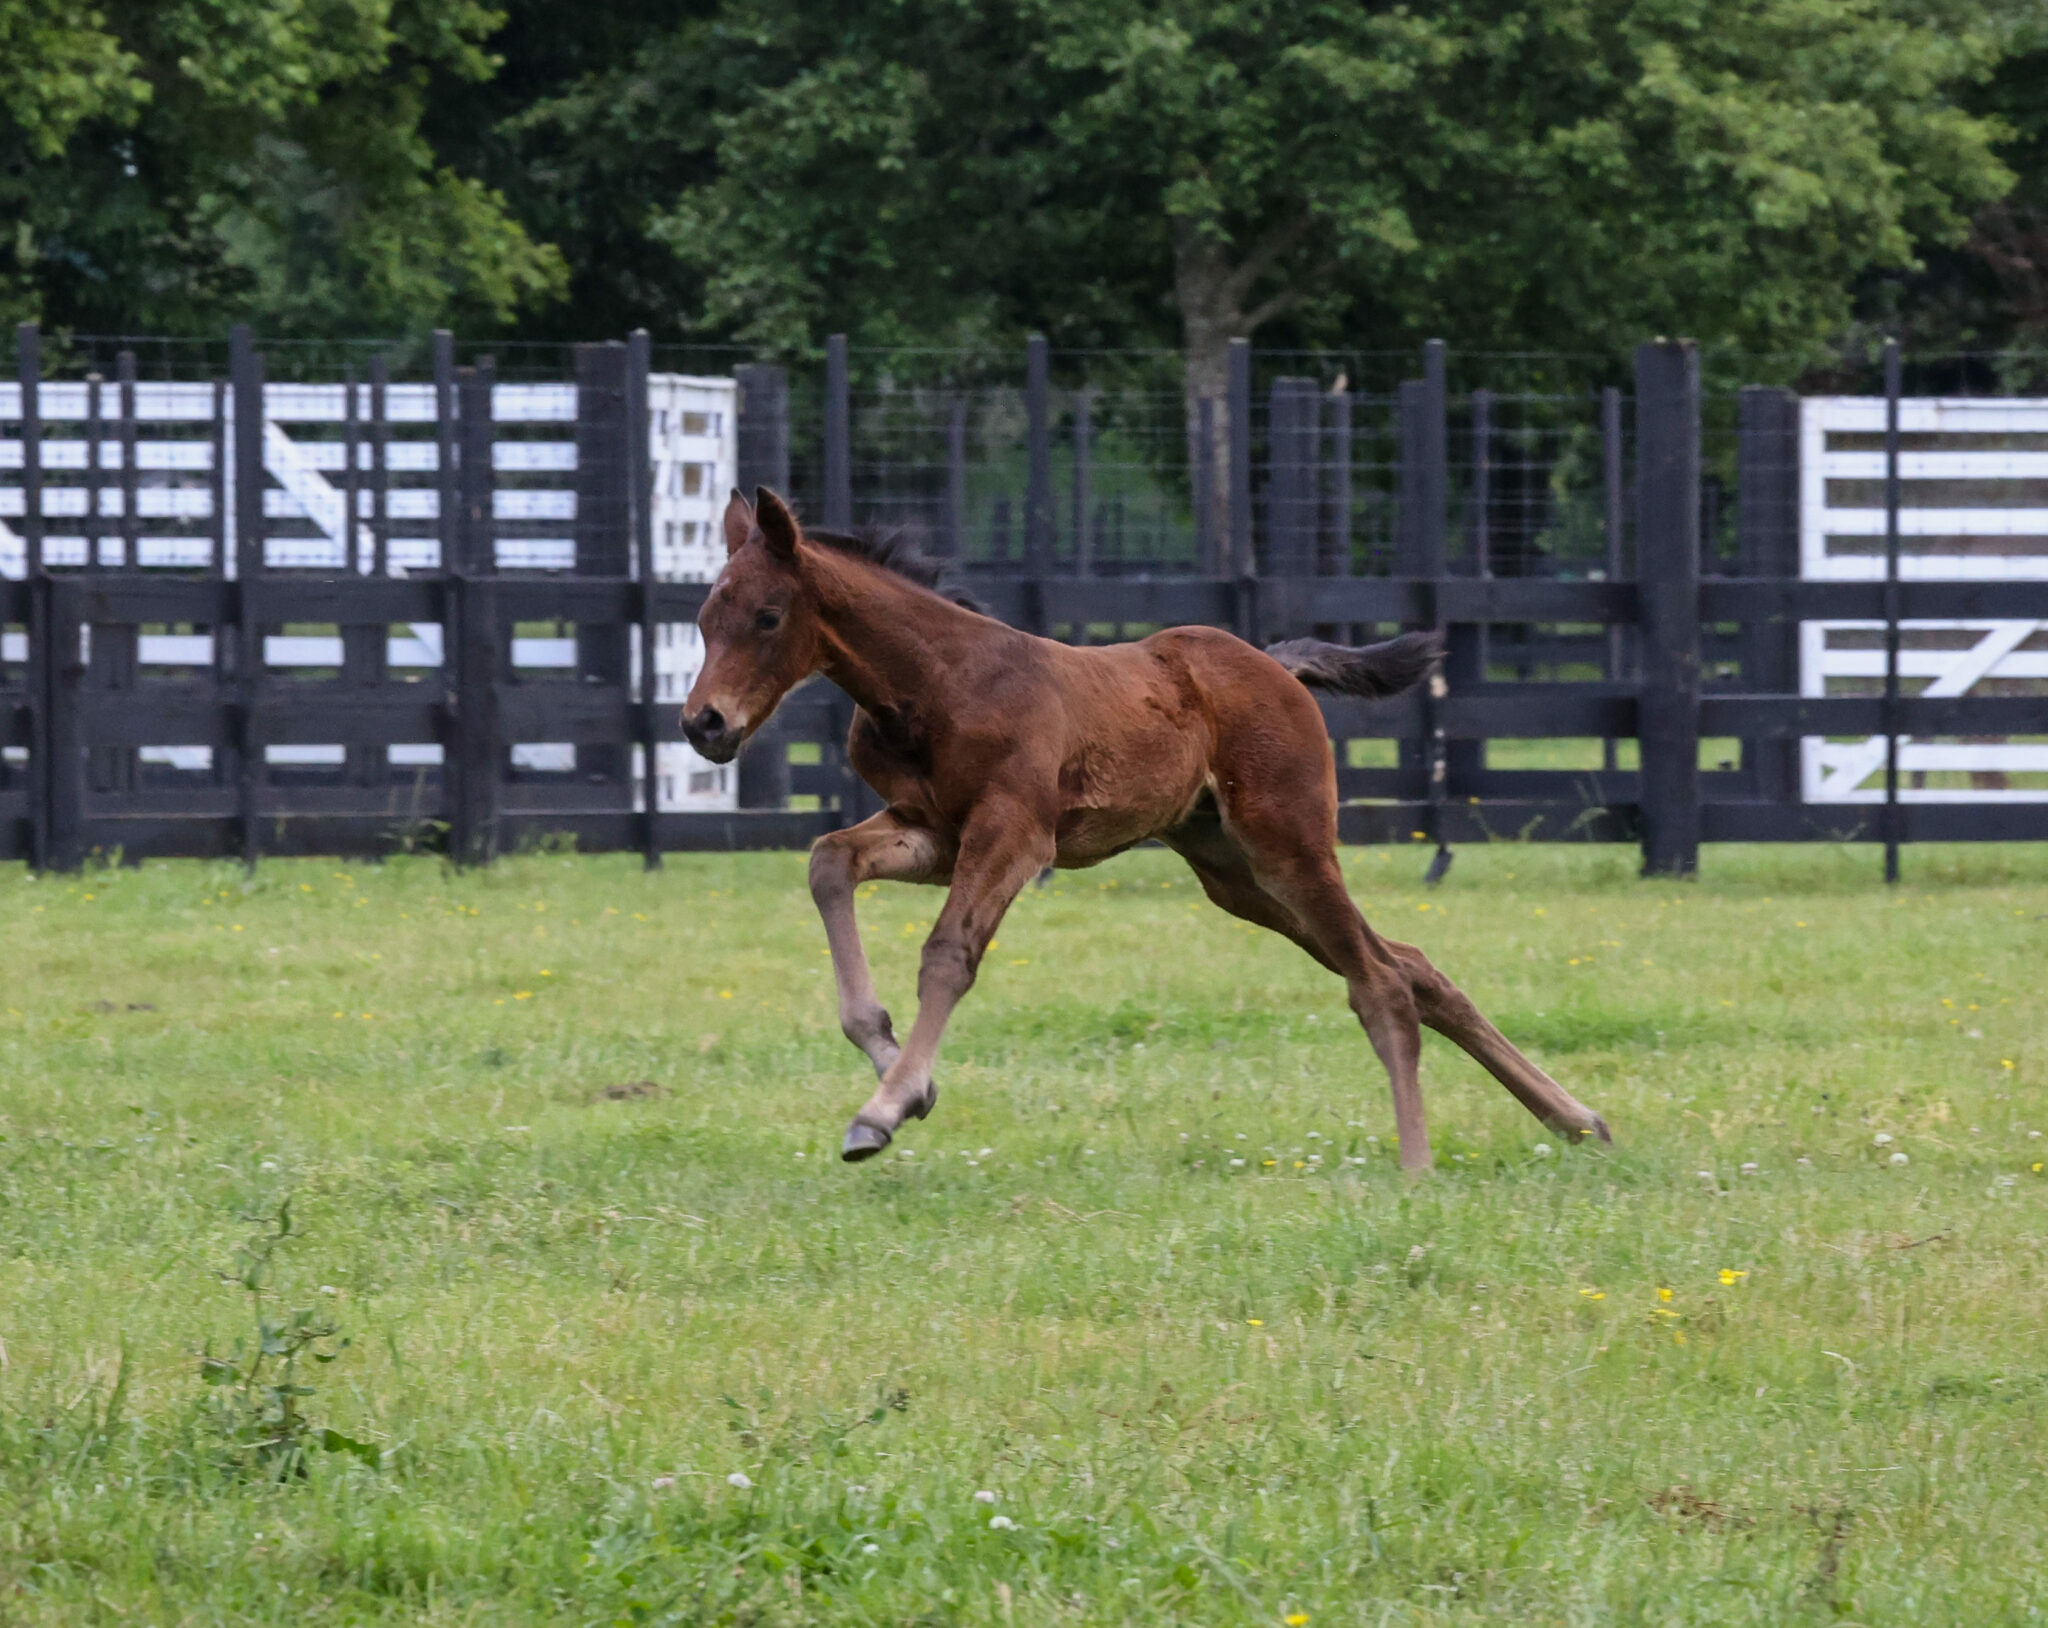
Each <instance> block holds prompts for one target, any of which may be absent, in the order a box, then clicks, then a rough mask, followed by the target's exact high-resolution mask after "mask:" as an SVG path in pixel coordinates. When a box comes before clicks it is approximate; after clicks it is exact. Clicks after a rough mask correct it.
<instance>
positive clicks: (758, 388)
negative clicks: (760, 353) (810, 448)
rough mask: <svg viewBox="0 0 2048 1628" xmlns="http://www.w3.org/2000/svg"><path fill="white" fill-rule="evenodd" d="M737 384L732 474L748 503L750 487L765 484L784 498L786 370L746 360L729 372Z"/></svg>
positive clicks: (751, 497) (786, 485) (751, 498)
mask: <svg viewBox="0 0 2048 1628" xmlns="http://www.w3.org/2000/svg"><path fill="white" fill-rule="evenodd" d="M732 376H733V382H734V383H735V385H737V386H738V388H737V390H736V391H735V392H734V393H735V395H736V396H737V397H738V402H737V408H738V413H737V422H736V423H735V424H734V425H733V432H734V440H735V442H736V446H735V449H734V450H735V452H736V453H737V457H736V458H735V460H734V464H735V467H734V473H733V478H734V479H735V480H736V481H738V483H739V488H740V490H741V491H742V492H743V493H745V494H746V499H747V501H748V502H749V503H751V502H753V501H754V488H755V487H757V486H765V487H767V488H768V489H769V490H770V491H772V492H775V493H777V494H779V495H780V496H781V497H783V498H784V499H787V498H788V497H789V495H790V493H789V373H788V371H787V370H786V369H784V368H780V367H777V366H776V365H775V364H774V363H773V362H748V363H745V364H743V365H742V366H740V367H736V368H734V369H733V372H732Z"/></svg>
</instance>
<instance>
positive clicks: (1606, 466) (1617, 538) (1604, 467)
mask: <svg viewBox="0 0 2048 1628" xmlns="http://www.w3.org/2000/svg"><path fill="white" fill-rule="evenodd" d="M1600 479H1601V489H1600V492H1601V502H1602V510H1603V512H1602V516H1601V540H1602V543H1603V545H1604V548H1605V558H1604V561H1603V563H1604V564H1605V566H1606V570H1607V580H1608V581H1609V582H1619V581H1621V579H1622V578H1623V576H1624V575H1626V573H1627V556H1626V555H1625V554H1624V552H1623V549H1622V543H1623V537H1622V531H1623V528H1624V526H1625V525H1626V514H1627V496H1626V492H1627V488H1626V487H1625V485H1624V484H1623V479H1624V477H1623V472H1622V444H1621V392H1620V391H1619V390H1618V389H1616V388H1615V387H1614V386H1612V385H1609V386H1608V387H1607V388H1606V389H1605V390H1602V391H1601V392H1600ZM1628 636H1629V630H1628V629H1627V628H1626V627H1624V626H1623V625H1622V624H1621V623H1619V622H1610V623H1608V624H1607V641H1606V642H1607V682H1608V683H1610V684H1613V683H1617V682H1619V681H1620V679H1621V676H1622V674H1623V673H1624V672H1625V671H1627V666H1628ZM1619 763H1620V755H1619V753H1618V752H1617V750H1616V745H1615V739H1614V737H1613V736H1612V735H1609V736H1607V737H1606V738H1605V739H1603V740H1602V741H1601V742H1600V767H1601V768H1603V769H1604V770H1606V771H1607V772H1608V773H1609V774H1612V773H1614V772H1615V770H1616V768H1617V767H1619Z"/></svg>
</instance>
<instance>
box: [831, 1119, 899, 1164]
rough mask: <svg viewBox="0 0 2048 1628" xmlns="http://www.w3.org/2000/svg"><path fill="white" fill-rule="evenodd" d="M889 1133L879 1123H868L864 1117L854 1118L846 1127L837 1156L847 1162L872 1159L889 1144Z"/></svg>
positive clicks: (855, 1162)
mask: <svg viewBox="0 0 2048 1628" xmlns="http://www.w3.org/2000/svg"><path fill="white" fill-rule="evenodd" d="M890 1140H891V1138H890V1136H889V1133H888V1132H887V1131H885V1130H883V1129H882V1127H881V1126H879V1125H870V1124H869V1123H868V1122H867V1121H866V1120H865V1119H856V1120H855V1121H854V1122H853V1123H852V1124H851V1125H849V1126H847V1127H846V1141H845V1142H844V1143H843V1144H842V1145H841V1146H840V1149H839V1157H840V1158H842V1159H844V1160H845V1161H846V1162H847V1163H848V1164H859V1163H860V1162H861V1160H863V1159H872V1158H873V1157H874V1156H875V1155H876V1154H877V1153H880V1152H881V1151H882V1149H883V1148H885V1147H887V1146H888V1145H889V1142H890Z"/></svg>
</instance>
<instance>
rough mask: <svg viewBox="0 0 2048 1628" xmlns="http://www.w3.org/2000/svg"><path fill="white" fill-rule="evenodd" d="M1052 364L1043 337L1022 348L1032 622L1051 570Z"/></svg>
mask: <svg viewBox="0 0 2048 1628" xmlns="http://www.w3.org/2000/svg"><path fill="white" fill-rule="evenodd" d="M1050 362H1051V359H1050V356H1049V354H1048V347H1047V345H1046V342H1045V336H1044V335H1043V334H1033V335H1032V336H1031V337H1030V339H1028V340H1027V341H1025V345H1024V441H1025V446H1024V571H1025V574H1026V575H1027V576H1028V577H1029V578H1030V579H1031V581H1032V585H1033V587H1034V588H1035V589H1037V592H1036V593H1033V594H1031V595H1030V596H1029V598H1030V600H1031V601H1036V602H1038V604H1036V605H1033V606H1032V609H1031V610H1030V611H1028V612H1027V616H1026V620H1027V622H1029V623H1038V622H1040V621H1041V620H1042V611H1040V610H1039V605H1042V596H1043V592H1044V583H1045V579H1046V578H1047V577H1049V576H1051V575H1052V568H1053V518H1052V384H1051V379H1050V377H1049V373H1050ZM1033 631H1034V632H1039V633H1043V632H1044V631H1045V629H1044V628H1043V627H1042V626H1035V627H1034V628H1033Z"/></svg>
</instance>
